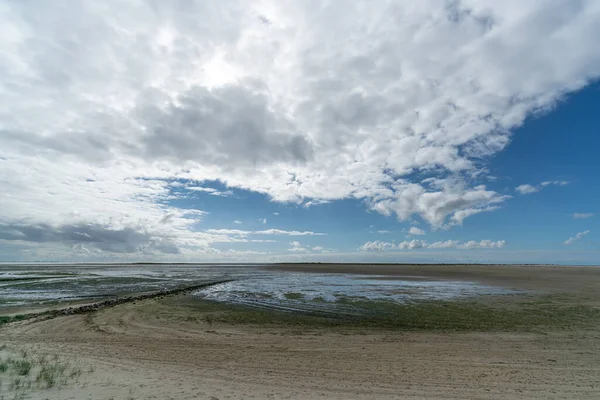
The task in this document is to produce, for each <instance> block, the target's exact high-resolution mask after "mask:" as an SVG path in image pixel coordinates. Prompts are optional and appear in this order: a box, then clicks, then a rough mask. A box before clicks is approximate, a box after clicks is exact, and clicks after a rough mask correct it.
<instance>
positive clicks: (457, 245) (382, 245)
mask: <svg viewBox="0 0 600 400" xmlns="http://www.w3.org/2000/svg"><path fill="white" fill-rule="evenodd" d="M504 246H506V241H505V240H498V241H496V242H495V241H492V240H481V241H479V242H477V241H475V240H470V241H468V242H464V243H461V242H459V241H458V240H447V241H442V242H434V243H428V242H427V241H426V240H419V239H413V240H407V241H404V242H400V243H398V244H397V245H396V244H394V243H390V242H382V241H378V240H376V241H373V242H366V243H365V244H363V245H362V246H361V247H359V250H362V251H387V250H416V249H499V248H502V247H504Z"/></svg>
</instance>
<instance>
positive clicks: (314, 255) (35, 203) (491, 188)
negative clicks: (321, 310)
mask: <svg viewBox="0 0 600 400" xmlns="http://www.w3.org/2000/svg"><path fill="white" fill-rule="evenodd" d="M552 3H553V4H552V5H551V6H550V5H542V4H534V3H532V4H522V2H518V1H507V2H503V3H502V4H500V3H498V2H495V1H477V2H474V1H473V2H472V1H463V2H453V3H448V2H444V1H438V0H428V1H424V2H419V4H418V5H411V6H409V5H407V4H406V3H405V2H401V1H392V2H389V3H385V4H383V3H377V4H375V3H372V2H362V1H357V2H355V3H353V4H352V5H351V6H349V5H348V4H347V3H345V2H343V1H332V2H328V3H327V4H325V3H323V4H321V3H319V4H312V5H311V4H308V3H307V2H301V1H292V2H289V3H288V4H287V5H286V6H285V7H283V5H282V4H281V3H280V2H276V1H264V2H258V3H256V4H250V3H248V2H245V1H239V2H238V1H232V2H227V4H221V3H219V2H213V1H195V2H189V4H188V6H187V8H186V9H185V10H182V9H181V8H177V7H175V5H174V4H170V3H164V4H163V3H161V4H162V5H160V6H152V5H151V4H150V3H147V2H144V1H142V2H130V1H117V0H115V1H112V2H109V3H107V5H99V4H92V3H89V4H85V5H80V6H78V7H74V6H72V4H70V3H69V2H66V1H65V2H61V1H58V2H53V4H52V5H51V6H50V5H47V6H44V5H39V4H38V5H36V7H32V6H31V5H29V4H27V3H19V2H1V1H0V10H2V13H1V14H0V15H2V16H1V17H0V26H2V30H1V31H0V32H1V33H2V34H1V35H0V37H1V39H0V48H1V49H2V51H1V52H0V54H1V55H0V66H1V67H0V93H1V94H2V96H1V97H0V103H1V105H2V107H0V187H1V188H2V192H3V194H2V196H0V261H89V262H96V261H141V260H147V261H165V262H170V261H173V262H175V261H187V262H194V261H200V262H212V261H220V262H274V261H339V262H348V261H356V262H377V261H380V262H506V263H521V262H524V263H561V264H599V263H600V251H599V250H598V249H600V236H598V235H599V233H598V232H599V231H600V230H599V226H598V219H599V216H598V213H599V212H600V210H599V209H598V204H599V201H598V200H599V195H600V193H599V191H600V187H599V185H598V177H597V176H598V172H600V164H599V162H598V161H597V160H598V159H597V156H596V152H597V148H598V145H599V144H600V138H599V136H598V126H600V116H599V115H598V113H597V110H599V109H600V83H598V82H599V78H600V48H599V47H598V46H597V43H596V41H595V40H594V38H595V37H599V35H600V5H598V4H596V3H581V4H574V3H573V2H569V1H560V0H556V1H553V2H552ZM40 7H42V8H44V9H41V10H40V9H39V8H40ZM114 9H119V10H120V12H119V16H120V17H119V18H118V19H117V18H115V16H114V13H113V12H112V11H111V10H114ZM206 15H210V16H211V18H204V16H206ZM201 16H202V17H201ZM309 21H310V23H309ZM74 34H75V36H76V37H77V38H78V39H77V40H74V39H73V37H74V36H73V35H74ZM557 55H559V56H557Z"/></svg>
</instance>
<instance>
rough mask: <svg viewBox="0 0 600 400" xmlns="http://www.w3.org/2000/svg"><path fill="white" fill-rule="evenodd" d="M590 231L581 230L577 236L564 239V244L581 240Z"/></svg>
mask: <svg viewBox="0 0 600 400" xmlns="http://www.w3.org/2000/svg"><path fill="white" fill-rule="evenodd" d="M588 233H590V231H589V230H587V231H583V232H579V233H577V234H576V235H575V236H573V237H570V238H568V239H567V240H565V241H564V244H566V245H567V246H568V245H571V244H573V243H575V242H577V241H579V240H581V239H582V238H583V237H584V236H586V235H587V234H588Z"/></svg>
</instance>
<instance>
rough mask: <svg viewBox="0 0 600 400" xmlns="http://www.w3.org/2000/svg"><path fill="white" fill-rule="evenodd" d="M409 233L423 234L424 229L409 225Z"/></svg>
mask: <svg viewBox="0 0 600 400" xmlns="http://www.w3.org/2000/svg"><path fill="white" fill-rule="evenodd" d="M408 234H409V235H424V234H425V231H424V230H423V229H420V228H417V227H416V226H411V227H410V229H409V230H408Z"/></svg>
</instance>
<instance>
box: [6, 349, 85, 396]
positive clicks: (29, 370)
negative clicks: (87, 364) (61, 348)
mask: <svg viewBox="0 0 600 400" xmlns="http://www.w3.org/2000/svg"><path fill="white" fill-rule="evenodd" d="M88 370H90V371H91V369H88ZM82 371H83V369H82V368H81V367H80V366H78V365H74V364H72V363H70V362H67V361H65V360H63V359H62V358H61V357H59V356H54V357H48V356H47V355H40V354H37V353H33V352H28V351H25V350H21V351H19V350H17V349H12V348H8V347H7V346H6V345H2V346H0V387H2V389H3V393H4V392H5V391H6V390H8V391H9V393H8V394H9V395H10V396H12V397H9V398H11V399H21V398H26V395H27V393H29V392H31V391H34V390H39V389H49V388H53V387H60V386H64V385H68V384H69V383H71V382H75V381H77V380H78V379H79V377H80V376H81V374H82ZM6 382H8V384H6ZM0 399H3V397H0Z"/></svg>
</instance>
